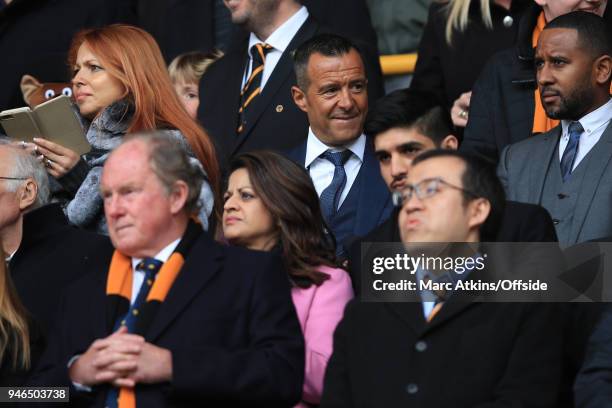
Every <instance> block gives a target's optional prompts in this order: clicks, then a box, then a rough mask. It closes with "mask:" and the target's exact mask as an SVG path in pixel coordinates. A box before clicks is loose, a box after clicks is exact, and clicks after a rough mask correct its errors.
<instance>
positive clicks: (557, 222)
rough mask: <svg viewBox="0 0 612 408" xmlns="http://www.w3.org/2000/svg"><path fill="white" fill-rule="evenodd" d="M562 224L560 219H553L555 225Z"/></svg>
mask: <svg viewBox="0 0 612 408" xmlns="http://www.w3.org/2000/svg"><path fill="white" fill-rule="evenodd" d="M560 222H561V221H560V220H558V219H556V218H553V224H555V225H557V224H559V223H560Z"/></svg>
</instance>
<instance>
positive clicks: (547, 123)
mask: <svg viewBox="0 0 612 408" xmlns="http://www.w3.org/2000/svg"><path fill="white" fill-rule="evenodd" d="M545 26H546V19H545V18H544V12H541V13H540V16H539V17H538V23H537V24H536V26H535V28H534V29H533V35H532V37H531V44H532V45H533V48H535V47H537V45H538V39H539V38H540V33H541V32H542V30H544V27H545ZM534 97H535V112H534V113H533V129H532V130H531V132H532V133H544V132H548V131H549V130H550V129H552V128H554V127H556V126H557V125H559V121H558V120H556V119H551V118H549V117H548V116H546V111H545V110H544V106H542V99H541V98H540V90H539V89H538V87H537V84H536V90H535V95H534Z"/></svg>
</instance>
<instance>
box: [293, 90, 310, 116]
mask: <svg viewBox="0 0 612 408" xmlns="http://www.w3.org/2000/svg"><path fill="white" fill-rule="evenodd" d="M291 96H292V97H293V102H294V103H295V104H296V105H297V107H298V108H300V109H301V110H302V111H303V112H306V113H308V101H306V94H305V93H304V91H302V90H301V89H300V87H299V86H297V85H294V86H292V87H291Z"/></svg>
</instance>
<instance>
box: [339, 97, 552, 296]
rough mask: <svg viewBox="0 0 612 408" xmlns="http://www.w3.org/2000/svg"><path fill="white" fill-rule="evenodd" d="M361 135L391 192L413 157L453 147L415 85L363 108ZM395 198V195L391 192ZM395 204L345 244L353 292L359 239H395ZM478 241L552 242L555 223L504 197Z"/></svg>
mask: <svg viewBox="0 0 612 408" xmlns="http://www.w3.org/2000/svg"><path fill="white" fill-rule="evenodd" d="M364 128H365V131H364V132H365V134H366V135H367V136H368V137H369V138H370V139H371V140H372V141H373V144H374V155H375V156H376V159H377V161H378V164H379V169H380V173H381V175H382V178H383V179H384V181H385V184H386V185H387V188H388V189H389V190H390V191H391V192H399V191H401V190H402V189H403V188H404V187H405V186H406V180H407V176H408V173H409V170H410V166H411V164H412V161H413V160H414V158H415V157H417V156H418V155H419V154H421V153H423V152H426V151H429V150H432V149H446V150H457V147H458V145H459V141H458V140H457V138H456V137H455V136H454V135H453V134H452V132H453V131H452V129H453V125H452V122H451V118H450V115H449V114H448V112H447V111H446V109H444V108H443V107H442V106H440V105H439V103H438V102H437V100H436V99H435V97H434V96H433V95H432V94H431V93H429V92H424V91H418V90H413V89H409V90H399V91H395V92H392V93H390V94H389V95H387V96H385V97H383V98H381V99H379V100H378V101H377V102H376V103H375V104H374V106H373V107H372V108H371V109H370V111H369V112H368V115H367V117H366V121H365V127H364ZM396 197H397V196H396ZM398 213H399V208H397V207H396V209H395V210H394V211H393V212H392V214H391V216H390V217H389V219H388V220H387V221H385V222H384V223H382V224H381V225H380V226H378V227H376V228H374V229H373V230H372V231H370V232H369V233H368V234H367V235H366V236H364V237H363V238H359V239H356V240H354V241H353V242H352V243H351V245H349V251H348V260H349V261H348V267H349V272H350V274H351V277H352V281H353V285H354V287H355V293H359V292H360V289H361V287H360V286H361V285H360V284H361V268H360V265H359V263H360V259H361V243H362V242H399V241H400V236H399V229H398V224H397V219H398ZM482 240H483V241H496V242H551V241H556V240H557V236H556V234H555V228H554V225H553V223H552V219H551V217H550V215H549V214H548V212H547V211H546V210H545V209H544V208H542V207H541V206H539V205H534V204H525V203H518V202H514V201H508V202H506V205H505V211H504V214H503V216H502V222H501V227H500V228H499V230H498V232H497V234H496V235H493V236H484V237H482Z"/></svg>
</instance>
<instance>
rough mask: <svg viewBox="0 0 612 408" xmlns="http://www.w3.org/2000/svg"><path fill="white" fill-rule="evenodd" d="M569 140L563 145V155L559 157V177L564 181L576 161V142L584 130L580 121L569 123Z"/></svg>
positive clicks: (577, 142)
mask: <svg viewBox="0 0 612 408" xmlns="http://www.w3.org/2000/svg"><path fill="white" fill-rule="evenodd" d="M568 130H569V142H568V143H567V146H565V150H564V151H563V156H562V157H561V177H562V178H563V182H564V183H565V182H566V181H567V179H569V176H570V175H571V174H572V169H573V168H574V162H575V161H576V155H577V154H578V144H579V142H580V135H582V133H583V132H584V129H583V128H582V125H581V124H580V122H572V123H570V125H569V129H568Z"/></svg>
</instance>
